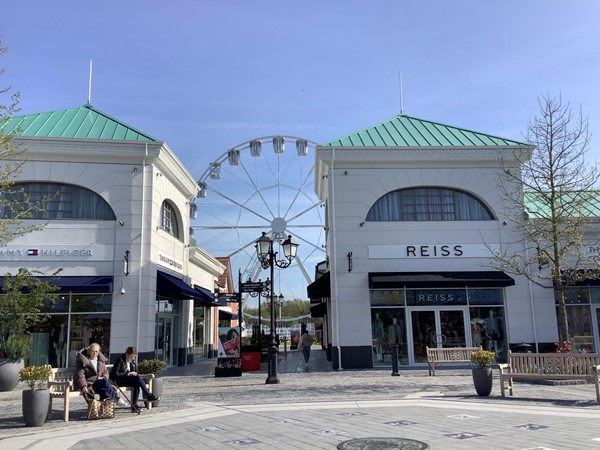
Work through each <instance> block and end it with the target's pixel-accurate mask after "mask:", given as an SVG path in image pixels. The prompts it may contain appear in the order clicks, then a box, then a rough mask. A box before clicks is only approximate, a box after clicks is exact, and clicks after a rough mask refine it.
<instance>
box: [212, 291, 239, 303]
mask: <svg viewBox="0 0 600 450" xmlns="http://www.w3.org/2000/svg"><path fill="white" fill-rule="evenodd" d="M239 295H240V294H238V293H237V292H227V293H223V294H215V298H216V299H217V300H227V301H228V302H237V301H238V300H239Z"/></svg>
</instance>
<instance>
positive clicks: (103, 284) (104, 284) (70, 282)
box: [0, 276, 113, 293]
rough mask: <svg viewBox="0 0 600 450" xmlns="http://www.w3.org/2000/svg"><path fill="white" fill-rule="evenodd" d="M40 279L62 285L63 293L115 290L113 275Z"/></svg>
mask: <svg viewBox="0 0 600 450" xmlns="http://www.w3.org/2000/svg"><path fill="white" fill-rule="evenodd" d="M36 278H38V279H39V280H40V281H51V282H52V284H53V285H54V286H58V287H60V291H58V292H61V293H67V292H77V293H105V292H112V291H113V277H98V276H84V277H73V276H67V277H58V278H55V277H36ZM3 286H4V277H1V278H0V288H2V287H3Z"/></svg>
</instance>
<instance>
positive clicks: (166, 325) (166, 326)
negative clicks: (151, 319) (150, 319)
mask: <svg viewBox="0 0 600 450" xmlns="http://www.w3.org/2000/svg"><path fill="white" fill-rule="evenodd" d="M172 336H173V317H172V316H165V315H159V316H158V317H157V318H156V346H155V347H156V358H157V359H160V360H161V361H164V362H166V363H167V366H168V367H171V366H172V365H173V342H172V339H171V337H172Z"/></svg>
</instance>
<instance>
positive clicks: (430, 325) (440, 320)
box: [409, 308, 470, 364]
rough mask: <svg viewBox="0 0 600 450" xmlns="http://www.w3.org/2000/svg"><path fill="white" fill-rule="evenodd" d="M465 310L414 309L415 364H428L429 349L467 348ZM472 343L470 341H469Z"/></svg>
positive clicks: (413, 338) (412, 356) (413, 359)
mask: <svg viewBox="0 0 600 450" xmlns="http://www.w3.org/2000/svg"><path fill="white" fill-rule="evenodd" d="M465 312H466V311H465V308H456V309H447V308H446V309H413V310H411V312H410V318H411V323H410V326H411V330H412V331H411V333H410V336H411V337H412V347H411V348H412V355H409V357H410V359H412V361H413V363H414V364H419V363H426V362H427V350H426V348H427V347H437V348H449V347H466V342H467V338H470V337H469V336H468V335H467V327H466V325H465V316H466V314H465ZM469 342H470V341H469Z"/></svg>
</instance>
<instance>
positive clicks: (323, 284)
mask: <svg viewBox="0 0 600 450" xmlns="http://www.w3.org/2000/svg"><path fill="white" fill-rule="evenodd" d="M306 292H307V293H308V298H309V299H310V300H311V303H314V302H313V301H312V300H317V301H320V300H321V299H324V298H329V297H331V273H330V272H327V273H325V274H323V275H322V276H320V277H319V278H317V279H316V280H315V281H313V282H312V283H311V284H309V285H308V286H307V287H306Z"/></svg>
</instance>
